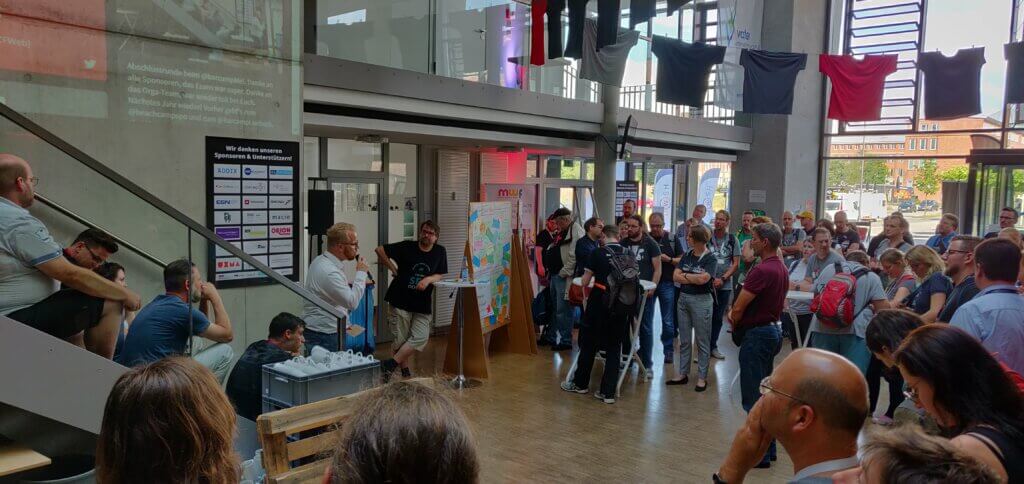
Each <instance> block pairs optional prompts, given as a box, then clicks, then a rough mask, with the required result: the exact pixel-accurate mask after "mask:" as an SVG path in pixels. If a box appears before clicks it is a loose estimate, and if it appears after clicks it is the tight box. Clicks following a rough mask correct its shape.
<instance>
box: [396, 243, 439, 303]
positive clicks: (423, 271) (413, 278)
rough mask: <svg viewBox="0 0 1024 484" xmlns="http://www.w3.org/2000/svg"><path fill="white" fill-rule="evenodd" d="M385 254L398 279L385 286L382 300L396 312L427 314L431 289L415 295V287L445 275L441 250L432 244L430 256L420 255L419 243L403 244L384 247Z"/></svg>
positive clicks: (421, 253)
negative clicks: (427, 278)
mask: <svg viewBox="0 0 1024 484" xmlns="http://www.w3.org/2000/svg"><path fill="white" fill-rule="evenodd" d="M384 253H385V254H387V255H388V257H389V258H391V260H392V261H394V262H395V265H397V266H398V275H397V276H395V278H394V279H392V281H391V284H390V285H389V286H388V294H387V297H386V298H385V299H386V300H387V301H388V302H389V303H391V305H392V306H394V307H396V308H398V309H402V310H405V311H410V312H413V313H420V314H430V313H431V312H432V311H431V308H430V302H431V301H430V297H431V295H432V294H433V293H434V286H433V285H430V286H428V287H427V288H426V289H425V290H423V291H418V290H416V285H417V284H419V283H420V281H421V280H423V278H425V277H429V276H432V275H434V274H446V273H448V253H447V251H445V249H444V247H443V246H441V245H440V244H434V247H433V248H431V249H430V251H429V252H423V251H422V250H420V244H419V242H417V241H415V240H403V241H401V242H395V243H394V244H388V245H385V246H384Z"/></svg>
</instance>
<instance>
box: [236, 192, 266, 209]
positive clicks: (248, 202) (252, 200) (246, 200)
mask: <svg viewBox="0 0 1024 484" xmlns="http://www.w3.org/2000/svg"><path fill="white" fill-rule="evenodd" d="M242 206H244V207H245V208H267V197H260V196H253V195H246V196H244V197H242Z"/></svg>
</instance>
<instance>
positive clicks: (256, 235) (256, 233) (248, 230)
mask: <svg viewBox="0 0 1024 484" xmlns="http://www.w3.org/2000/svg"><path fill="white" fill-rule="evenodd" d="M242 236H243V237H242V238H244V239H246V240H248V239H265V238H267V226H266V225H255V226H252V227H243V229H242Z"/></svg>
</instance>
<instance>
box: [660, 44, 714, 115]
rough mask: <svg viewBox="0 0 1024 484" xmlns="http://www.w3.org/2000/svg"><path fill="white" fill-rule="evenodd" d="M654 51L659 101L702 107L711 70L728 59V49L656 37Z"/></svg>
mask: <svg viewBox="0 0 1024 484" xmlns="http://www.w3.org/2000/svg"><path fill="white" fill-rule="evenodd" d="M651 51H652V52H654V55H656V56H658V90H657V92H656V97H657V101H658V102H660V103H667V104H685V105H687V106H693V107H698V108H699V107H703V106H704V95H705V94H706V93H707V90H708V76H709V75H711V67H712V66H714V65H715V64H721V63H722V61H723V60H724V59H725V47H721V46H713V45H707V44H703V43H700V42H696V43H693V44H688V43H686V42H683V41H680V40H676V39H670V38H668V37H662V36H660V35H655V36H654V41H653V43H652V44H651Z"/></svg>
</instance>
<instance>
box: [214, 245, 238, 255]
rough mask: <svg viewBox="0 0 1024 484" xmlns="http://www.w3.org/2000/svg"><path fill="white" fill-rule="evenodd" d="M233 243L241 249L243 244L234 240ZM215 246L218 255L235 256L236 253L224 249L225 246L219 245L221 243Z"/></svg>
mask: <svg viewBox="0 0 1024 484" xmlns="http://www.w3.org/2000/svg"><path fill="white" fill-rule="evenodd" d="M231 245H234V246H235V247H238V248H239V249H241V248H242V246H241V245H240V244H239V243H238V242H232V243H231ZM214 248H215V253H216V254H217V257H234V255H232V254H231V252H228V251H227V250H224V248H223V247H221V246H219V245H215V246H214Z"/></svg>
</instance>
